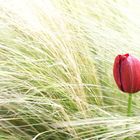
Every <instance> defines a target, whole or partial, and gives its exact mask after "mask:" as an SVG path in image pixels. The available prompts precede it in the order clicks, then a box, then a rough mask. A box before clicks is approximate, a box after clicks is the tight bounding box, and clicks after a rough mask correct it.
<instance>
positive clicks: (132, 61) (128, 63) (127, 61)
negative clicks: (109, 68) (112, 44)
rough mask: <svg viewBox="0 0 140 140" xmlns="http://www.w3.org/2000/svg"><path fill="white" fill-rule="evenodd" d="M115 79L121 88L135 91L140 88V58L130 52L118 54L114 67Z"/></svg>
mask: <svg viewBox="0 0 140 140" xmlns="http://www.w3.org/2000/svg"><path fill="white" fill-rule="evenodd" d="M113 75H114V79H115V81H116V83H117V86H118V88H119V89H120V90H122V91H123V92H127V93H135V92H138V91H139V90H140V60H138V59H137V58H135V57H134V56H131V55H129V54H124V55H118V56H117V57H116V58H115V62H114V68H113Z"/></svg>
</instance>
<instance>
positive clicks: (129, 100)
mask: <svg viewBox="0 0 140 140" xmlns="http://www.w3.org/2000/svg"><path fill="white" fill-rule="evenodd" d="M131 106H132V94H131V93H130V94H129V97H128V109H127V116H128V117H130V116H131V113H132V112H131Z"/></svg>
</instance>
